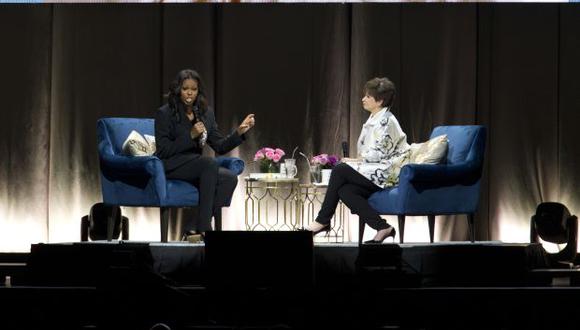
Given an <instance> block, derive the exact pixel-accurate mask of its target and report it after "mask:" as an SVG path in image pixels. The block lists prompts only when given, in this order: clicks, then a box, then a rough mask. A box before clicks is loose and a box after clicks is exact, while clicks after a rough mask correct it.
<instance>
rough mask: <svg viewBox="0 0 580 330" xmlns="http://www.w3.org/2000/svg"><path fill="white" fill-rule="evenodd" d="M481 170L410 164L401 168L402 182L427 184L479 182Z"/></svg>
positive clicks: (470, 167) (470, 166)
mask: <svg viewBox="0 0 580 330" xmlns="http://www.w3.org/2000/svg"><path fill="white" fill-rule="evenodd" d="M479 176H480V169H478V168H475V166H473V165H471V164H469V163H464V164H454V165H445V164H437V165H435V164H408V165H405V166H403V168H401V173H400V175H399V181H400V182H404V181H406V182H413V183H416V182H425V183H436V182H440V183H446V184H449V183H453V182H464V181H466V180H477V179H479Z"/></svg>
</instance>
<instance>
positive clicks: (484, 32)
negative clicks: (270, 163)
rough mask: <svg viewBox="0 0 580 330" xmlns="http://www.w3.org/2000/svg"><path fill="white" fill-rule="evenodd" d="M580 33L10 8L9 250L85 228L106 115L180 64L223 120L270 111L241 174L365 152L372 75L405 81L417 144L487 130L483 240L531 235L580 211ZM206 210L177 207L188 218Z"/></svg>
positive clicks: (152, 222) (303, 14)
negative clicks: (256, 161) (561, 208)
mask: <svg viewBox="0 0 580 330" xmlns="http://www.w3.org/2000/svg"><path fill="white" fill-rule="evenodd" d="M579 30H580V7H579V6H574V5H570V4H297V5H289V4H268V5H266V4H252V5H139V4H133V5H111V4H99V5H97V4H94V5H74V4H66V5H61V4H54V5H1V6H0V44H1V45H2V48H1V49H2V50H1V51H0V72H2V75H1V76H0V100H2V109H1V110H0V123H1V124H2V125H3V129H2V130H0V154H1V155H2V156H1V157H0V251H26V250H28V249H29V246H30V243H36V242H62V241H76V240H78V239H79V229H80V218H81V217H82V216H83V215H85V214H87V213H88V211H89V209H90V206H91V205H92V204H94V203H96V202H99V201H101V194H100V183H99V174H98V173H99V172H98V171H99V168H98V158H97V153H96V127H95V126H96V120H97V119H98V118H100V117H105V116H119V117H153V116H154V112H155V110H156V109H157V108H158V107H159V106H160V105H162V104H163V102H164V100H163V94H164V93H165V92H166V90H167V86H168V84H169V82H170V81H171V80H172V79H173V77H174V76H175V73H176V72H177V71H178V70H180V69H182V68H194V69H197V70H198V71H199V72H200V73H201V75H202V76H203V78H204V79H205V83H206V86H207V87H208V94H209V95H208V96H209V99H210V103H211V104H212V105H213V106H214V108H215V110H216V114H217V118H218V122H219V124H220V127H221V129H222V130H223V131H229V130H231V129H233V128H234V127H235V126H236V125H237V124H239V122H240V121H241V120H242V119H243V118H244V116H245V115H246V114H248V113H255V114H256V121H257V125H256V127H255V128H254V129H253V130H252V131H251V133H249V134H248V140H247V141H246V143H245V144H243V145H242V146H241V147H240V148H238V149H236V150H235V151H233V152H232V155H235V156H238V157H241V158H243V159H244V160H245V161H246V163H247V168H246V173H245V174H247V173H248V172H251V171H253V170H255V166H254V165H253V164H252V157H253V154H254V153H255V151H256V150H257V149H258V148H260V147H262V146H277V147H281V148H283V149H284V150H286V151H287V152H288V151H291V150H292V149H293V148H294V147H295V146H299V147H300V149H301V150H302V151H304V152H305V153H306V154H308V155H313V154H317V153H322V152H325V153H336V154H339V153H340V142H341V141H349V143H350V147H351V150H354V148H355V146H356V140H357V137H358V134H359V132H360V128H361V126H362V124H363V123H364V121H365V120H366V118H367V116H368V115H367V113H366V112H364V111H363V110H362V108H361V104H360V99H361V97H362V88H361V87H362V85H363V84H364V82H365V81H366V80H368V79H369V78H372V77H375V76H387V77H390V78H391V79H392V80H393V81H394V82H395V84H396V85H397V88H398V95H397V98H396V102H395V107H394V110H393V112H394V113H395V114H396V116H397V117H398V119H399V121H400V122H401V125H402V127H403V129H404V131H405V132H407V134H408V139H409V142H422V141H425V140H426V139H427V138H428V136H429V133H430V131H431V130H432V128H433V127H434V126H437V125H459V124H482V125H485V126H487V128H488V140H487V153H486V163H485V164H486V166H485V171H484V173H485V174H484V180H483V182H484V184H483V185H482V193H481V203H480V209H479V212H478V214H477V227H476V230H477V239H479V240H489V239H492V240H503V241H508V242H525V241H527V240H528V239H529V238H528V233H529V219H530V216H531V215H532V214H533V213H534V211H535V207H536V206H537V204H539V203H541V202H543V201H560V202H563V203H565V204H566V205H567V206H568V207H569V208H570V210H571V212H572V213H577V212H580V191H579V190H578V189H577V188H576V186H575V184H576V182H577V181H578V180H579V179H580V171H579V170H578V168H579V166H580V148H578V147H577V140H578V138H577V137H576V125H578V122H579V121H578V119H579V116H580V112H579V111H578V110H579V109H580V94H579V93H578V90H580V81H579V80H578V79H577V78H576V77H578V76H580V64H578V61H577V59H578V58H579V57H580V35H579V34H578V33H577V31H579ZM299 170H300V174H301V176H302V177H303V178H304V179H305V178H306V176H307V173H306V164H304V163H299ZM123 213H124V214H126V215H127V216H128V217H129V218H130V219H131V238H132V239H135V240H158V239H159V222H158V211H157V210H155V209H143V208H123ZM241 215H243V181H241V182H240V184H239V186H238V189H237V190H236V193H235V196H234V201H233V205H232V207H230V208H229V209H226V210H225V212H224V227H225V229H243V224H244V219H243V216H241ZM192 217H193V211H191V210H190V211H187V210H186V211H183V212H179V213H178V214H177V215H176V216H175V218H174V219H173V222H172V223H173V224H174V231H177V230H178V228H179V224H180V222H182V221H190V219H191V218H192ZM355 219H356V218H355V217H352V219H351V221H350V222H349V226H348V234H347V239H350V240H355V239H356V232H357V229H358V228H357V227H358V225H357V223H356V221H354V220H355ZM387 219H388V220H389V222H390V223H392V224H395V225H396V221H395V219H393V218H389V217H387ZM466 227H467V226H466V224H465V219H464V217H463V216H461V217H448V218H443V217H441V218H438V220H437V233H436V239H438V240H464V239H466V238H467V228H466ZM367 235H368V236H371V235H373V233H372V231H370V230H369V231H367ZM406 239H407V241H427V240H428V230H427V223H426V219H423V218H412V219H410V220H409V221H408V227H407V230H406Z"/></svg>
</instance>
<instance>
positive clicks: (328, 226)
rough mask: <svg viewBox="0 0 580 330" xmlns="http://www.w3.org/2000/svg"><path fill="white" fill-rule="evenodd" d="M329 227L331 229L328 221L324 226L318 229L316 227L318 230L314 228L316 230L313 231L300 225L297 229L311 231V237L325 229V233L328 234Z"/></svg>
mask: <svg viewBox="0 0 580 330" xmlns="http://www.w3.org/2000/svg"><path fill="white" fill-rule="evenodd" d="M320 224H321V223H320ZM321 225H322V224H321ZM330 229H331V228H330V223H328V224H326V225H325V226H324V227H322V228H320V229H318V230H316V231H313V230H310V229H308V228H304V227H302V228H300V229H298V230H299V231H309V232H311V233H312V237H314V236H316V235H318V234H320V233H321V232H323V231H325V232H326V235H329V233H330Z"/></svg>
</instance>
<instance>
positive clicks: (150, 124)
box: [97, 118, 155, 155]
mask: <svg viewBox="0 0 580 330" xmlns="http://www.w3.org/2000/svg"><path fill="white" fill-rule="evenodd" d="M132 130H136V131H137V132H139V133H140V134H141V135H144V134H147V135H155V122H154V120H153V119H152V118H102V119H99V120H98V121H97V138H98V141H97V142H98V144H99V152H100V153H102V152H107V153H112V154H115V155H117V154H120V153H121V151H122V148H123V143H124V142H125V140H126V139H127V137H128V136H129V134H130V133H131V131H132Z"/></svg>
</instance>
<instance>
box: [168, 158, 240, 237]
mask: <svg viewBox="0 0 580 330" xmlns="http://www.w3.org/2000/svg"><path fill="white" fill-rule="evenodd" d="M166 177H167V178H168V179H177V180H183V181H187V182H190V183H192V184H193V185H194V186H195V187H197V189H198V190H199V207H198V209H199V218H198V220H197V228H185V229H186V230H189V229H195V230H197V231H201V232H205V231H209V230H211V218H212V216H213V214H214V212H215V211H217V210H219V208H221V207H222V206H224V205H226V202H227V201H228V200H229V199H230V198H231V197H232V194H233V193H234V190H235V189H236V186H237V184H238V177H237V176H236V175H235V174H234V173H232V172H231V171H230V170H228V169H226V168H223V167H219V166H218V163H217V162H216V160H215V158H212V157H205V156H202V157H199V158H197V159H194V160H192V161H189V162H187V163H185V164H183V165H182V166H180V167H178V168H176V169H174V170H172V171H171V172H169V173H167V174H166Z"/></svg>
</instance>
